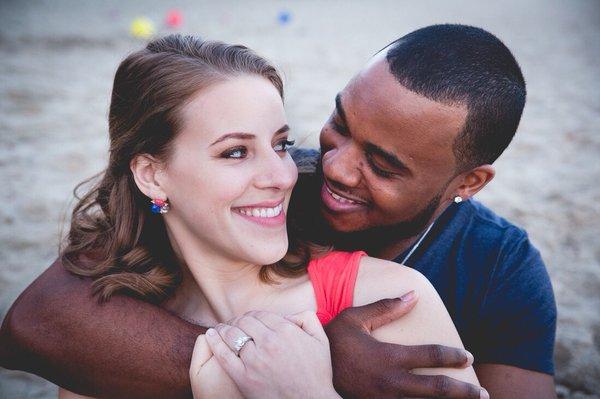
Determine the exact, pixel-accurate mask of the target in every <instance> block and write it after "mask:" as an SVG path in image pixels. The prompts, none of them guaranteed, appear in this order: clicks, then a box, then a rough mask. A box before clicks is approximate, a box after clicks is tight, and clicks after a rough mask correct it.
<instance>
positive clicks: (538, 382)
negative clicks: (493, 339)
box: [475, 364, 556, 399]
mask: <svg viewBox="0 0 600 399" xmlns="http://www.w3.org/2000/svg"><path fill="white" fill-rule="evenodd" d="M475 371H476V372H477V376H478V377H479V381H480V382H481V385H483V386H485V387H486V389H487V391H488V392H489V393H490V395H491V397H492V398H494V399H517V398H528V399H552V398H556V390H555V388H554V378H553V377H552V376H551V375H549V374H544V373H538V372H536V371H531V370H525V369H522V368H518V367H514V366H507V365H504V364H478V365H475Z"/></svg>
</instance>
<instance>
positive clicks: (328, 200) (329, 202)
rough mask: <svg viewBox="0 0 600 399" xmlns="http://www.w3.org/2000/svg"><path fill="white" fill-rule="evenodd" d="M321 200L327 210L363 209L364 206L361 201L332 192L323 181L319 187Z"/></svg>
mask: <svg viewBox="0 0 600 399" xmlns="http://www.w3.org/2000/svg"><path fill="white" fill-rule="evenodd" d="M321 200H322V201H323V205H325V207H326V208H327V209H328V210H329V211H332V212H336V213H345V212H355V211H357V210H360V209H364V208H365V206H366V204H364V203H362V202H357V201H354V200H351V199H349V198H346V197H344V196H341V195H339V194H336V193H334V192H333V191H332V190H331V189H330V188H329V187H328V186H327V183H325V182H324V183H323V187H321Z"/></svg>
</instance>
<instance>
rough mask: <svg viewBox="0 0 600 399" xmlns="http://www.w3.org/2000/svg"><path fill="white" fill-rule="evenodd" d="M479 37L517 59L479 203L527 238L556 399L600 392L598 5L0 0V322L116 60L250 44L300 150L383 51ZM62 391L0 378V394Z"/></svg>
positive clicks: (49, 245) (96, 144) (92, 167)
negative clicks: (547, 318) (552, 318)
mask: <svg viewBox="0 0 600 399" xmlns="http://www.w3.org/2000/svg"><path fill="white" fill-rule="evenodd" d="M443 22H454V23H465V24H471V25H476V26H480V27H483V28H485V29H488V30H490V31H491V32H492V33H494V34H496V35H497V36H498V37H499V38H500V39H501V40H503V41H504V42H505V44H506V45H507V46H508V47H509V48H510V49H511V50H512V51H513V53H514V54H515V56H516V58H517V60H518V61H519V62H520V64H521V67H522V69H523V73H524V75H525V78H526V80H527V84H528V101H527V105H526V107H525V113H524V116H523V119H522V122H521V125H520V128H519V131H518V133H517V135H516V137H515V140H514V141H513V143H512V144H511V146H510V147H509V149H508V150H507V151H506V152H505V153H504V155H502V157H501V158H500V159H499V160H498V162H497V164H496V166H497V171H498V174H497V176H496V178H495V180H494V181H493V182H492V183H491V185H490V186H488V187H487V188H486V189H485V190H484V192H483V193H481V194H480V195H479V199H480V200H482V201H483V202H485V203H486V204H487V205H489V206H490V207H492V208H493V209H494V210H495V211H496V212H498V213H499V214H501V215H503V216H505V217H507V218H508V219H510V220H511V221H513V222H515V223H516V224H518V225H520V226H522V227H524V228H525V229H527V231H528V232H529V234H530V236H531V239H532V240H533V242H534V244H535V245H536V246H537V247H538V248H539V249H540V250H541V252H542V255H543V257H544V259H545V261H546V263H547V266H548V269H549V272H550V275H551V278H552V281H553V284H554V289H555V293H556V299H557V302H558V309H559V324H558V339H557V344H556V371H557V374H556V377H557V382H558V384H559V385H558V387H557V390H558V394H559V397H564V398H600V396H599V395H600V243H599V238H598V235H599V233H600V188H599V187H598V184H599V181H600V132H599V131H598V129H599V127H600V95H599V94H598V92H599V89H600V74H599V71H600V68H599V67H598V62H599V60H600V2H598V1H594V0H590V1H583V0H581V1H579V0H573V1H552V0H543V1H541V0H540V1H496V2H481V1H472V2H471V1H453V2H445V1H439V2H434V1H419V2H408V1H369V2H359V1H356V2H355V1H343V2H342V1H340V2H334V1H330V2H320V1H302V2H300V1H290V2H285V1H239V2H235V1H224V0H221V1H219V2H214V3H213V2H204V1H198V0H196V1H177V2H173V3H169V4H167V2H165V1H147V2H134V1H123V0H121V1H103V2H93V1H75V0H72V1H66V0H61V1H9V0H2V1H1V2H0V179H1V181H2V188H3V194H2V197H3V200H2V206H0V226H1V230H0V260H1V262H0V318H3V317H4V315H5V313H6V311H7V310H8V308H9V306H10V304H11V303H12V302H13V301H14V300H15V298H16V297H17V295H18V294H19V292H21V291H22V290H23V289H24V288H25V287H26V286H27V285H28V284H29V283H30V282H31V281H32V280H33V279H34V278H35V277H36V276H37V275H39V274H40V273H41V272H42V271H43V270H44V269H45V268H46V267H47V266H48V265H49V264H50V263H51V262H52V260H53V259H54V258H55V257H56V255H57V247H58V240H59V235H60V231H61V230H60V229H61V225H62V223H63V222H64V217H65V214H66V212H67V211H68V209H69V207H70V206H71V205H72V202H71V201H72V194H71V192H72V189H73V187H74V186H75V185H76V184H77V183H78V182H79V181H81V180H83V179H84V178H86V177H88V176H90V175H92V174H94V173H96V172H98V171H100V170H101V169H102V167H103V165H104V163H105V162H106V155H107V154H106V152H107V121H106V117H107V112H108V105H109V98H110V89H111V84H112V78H113V74H114V72H115V70H116V67H117V65H118V63H119V61H120V60H121V59H122V58H124V57H125V56H126V55H127V54H128V53H129V52H131V51H133V50H135V49H138V48H140V47H142V46H143V45H144V43H145V40H147V38H148V37H150V36H151V35H152V34H154V35H160V34H165V33H169V32H182V33H192V34H196V35H200V36H202V37H203V38H207V39H219V40H223V41H227V42H236V43H241V44H245V45H248V46H250V47H252V48H253V49H255V50H257V51H258V52H259V53H261V54H263V55H265V56H266V57H267V58H270V59H271V60H273V61H274V62H275V63H276V64H277V65H278V66H279V68H280V69H281V70H282V71H283V73H284V74H285V78H286V107H287V112H288V116H289V120H290V125H291V127H292V131H293V133H294V136H295V137H296V138H297V143H300V144H301V145H302V146H307V147H316V146H318V133H319V131H320V129H321V126H322V124H323V123H324V121H325V120H326V118H327V116H328V115H329V113H330V112H331V110H332V108H333V99H334V96H335V94H336V93H337V92H338V91H339V90H340V89H342V88H343V87H344V85H345V84H346V83H347V81H348V80H349V79H350V78H351V77H352V75H353V74H354V73H355V72H356V71H358V69H359V68H361V67H362V66H363V64H364V63H365V62H366V61H367V60H368V59H369V57H370V56H371V55H372V54H373V53H375V52H376V51H378V50H379V49H381V48H382V47H384V46H385V45H386V44H388V43H389V42H390V41H392V40H394V39H396V38H398V37H399V36H401V35H404V34H406V33H408V32H410V31H412V30H414V29H417V28H420V27H423V26H425V25H430V24H434V23H443ZM55 396H56V387H55V386H53V385H52V384H50V383H48V382H45V381H43V380H41V379H39V378H37V377H35V376H32V375H29V374H25V373H20V372H12V371H8V370H4V369H1V370H0V397H1V398H52V397H55Z"/></svg>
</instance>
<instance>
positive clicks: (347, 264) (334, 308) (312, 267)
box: [307, 251, 366, 325]
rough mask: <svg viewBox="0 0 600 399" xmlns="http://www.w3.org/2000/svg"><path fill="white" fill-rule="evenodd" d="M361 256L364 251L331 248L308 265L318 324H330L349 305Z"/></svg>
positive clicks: (350, 304)
mask: <svg viewBox="0 0 600 399" xmlns="http://www.w3.org/2000/svg"><path fill="white" fill-rule="evenodd" d="M364 255H366V253H365V252H363V251H356V252H340V251H333V252H330V253H328V254H327V255H325V256H323V257H321V258H317V259H313V260H311V261H310V263H309V264H308V268H307V270H308V276H309V278H310V281H311V283H312V285H313V289H314V290H315V297H316V299H317V317H318V318H319V321H320V322H321V324H323V325H325V324H327V323H329V322H330V321H331V320H332V319H333V318H334V317H335V316H337V315H338V314H339V313H340V312H341V311H342V310H344V309H346V308H349V307H351V306H352V301H353V298H354V285H355V283H356V275H357V274H358V265H359V263H360V258H361V257H362V256H364Z"/></svg>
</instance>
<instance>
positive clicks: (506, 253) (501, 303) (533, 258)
mask: <svg viewBox="0 0 600 399" xmlns="http://www.w3.org/2000/svg"><path fill="white" fill-rule="evenodd" d="M479 325H480V327H481V328H480V329H479V331H478V332H477V334H481V335H480V336H479V337H477V338H476V339H475V342H476V345H477V346H479V347H478V348H474V349H475V351H474V352H476V353H477V355H476V361H477V362H478V363H495V364H506V365H511V366H515V367H519V368H523V369H527V370H533V371H538V372H542V373H546V374H554V363H553V351H554V339H555V334H556V303H555V300H554V293H553V290H552V285H551V283H550V278H549V276H548V272H547V270H546V267H545V265H544V262H543V260H542V258H541V256H540V253H539V252H538V251H537V249H535V248H534V247H533V246H532V245H531V243H530V241H529V239H528V237H527V234H526V233H524V232H522V231H521V230H518V229H516V228H515V231H514V232H512V233H511V234H510V237H507V239H506V240H505V245H503V246H502V247H501V250H500V252H499V254H498V262H497V264H496V267H495V269H494V273H493V276H492V279H491V280H490V283H489V286H488V288H487V291H486V294H485V298H484V301H483V303H482V307H481V312H480V323H479Z"/></svg>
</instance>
